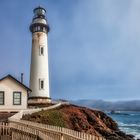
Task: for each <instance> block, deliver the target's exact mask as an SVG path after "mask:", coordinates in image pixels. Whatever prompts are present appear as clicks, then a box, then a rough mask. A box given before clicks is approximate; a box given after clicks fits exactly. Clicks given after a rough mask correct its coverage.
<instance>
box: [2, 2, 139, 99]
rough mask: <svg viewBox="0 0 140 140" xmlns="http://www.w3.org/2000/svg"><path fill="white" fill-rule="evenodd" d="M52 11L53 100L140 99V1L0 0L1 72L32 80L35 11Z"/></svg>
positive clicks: (50, 55) (50, 19) (50, 39)
mask: <svg viewBox="0 0 140 140" xmlns="http://www.w3.org/2000/svg"><path fill="white" fill-rule="evenodd" d="M38 5H41V6H43V7H44V8H46V9H47V19H48V22H49V25H50V28H51V31H50V33H49V40H48V41H49V68H50V90H51V96H52V98H63V99H104V100H113V101H114V100H133V99H140V1H139V0H123V1H122V0H106V1H105V0H22V1H21V0H12V1H11V0H0V17H1V20H0V76H1V77H3V76H4V75H6V74H12V75H13V76H15V77H16V78H18V79H19V78H20V73H21V72H23V73H24V76H25V80H24V81H25V83H26V84H27V85H28V84H29V74H30V57H31V55H30V54H31V33H30V31H29V25H30V23H31V20H32V17H33V12H32V10H33V9H34V8H35V7H36V6H38Z"/></svg>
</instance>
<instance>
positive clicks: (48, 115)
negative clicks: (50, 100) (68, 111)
mask: <svg viewBox="0 0 140 140" xmlns="http://www.w3.org/2000/svg"><path fill="white" fill-rule="evenodd" d="M23 119H25V120H29V121H35V122H39V123H44V124H48V125H54V126H59V127H66V123H65V120H64V117H63V114H62V113H61V112H60V111H58V110H50V111H43V110H42V111H40V112H37V113H33V114H32V115H30V116H29V115H25V116H23Z"/></svg>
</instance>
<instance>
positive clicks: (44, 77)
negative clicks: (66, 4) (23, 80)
mask: <svg viewBox="0 0 140 140" xmlns="http://www.w3.org/2000/svg"><path fill="white" fill-rule="evenodd" d="M33 12H34V17H33V19H32V23H31V25H30V31H31V33H32V53H31V66H30V89H31V90H32V93H31V94H30V95H29V101H30V102H37V103H46V102H48V101H50V92H49V64H48V32H49V25H48V22H47V19H46V16H45V15H46V10H45V9H44V8H43V7H40V6H39V7H37V8H35V9H34V10H33Z"/></svg>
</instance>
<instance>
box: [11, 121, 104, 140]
mask: <svg viewBox="0 0 140 140" xmlns="http://www.w3.org/2000/svg"><path fill="white" fill-rule="evenodd" d="M9 127H10V128H11V131H12V137H13V138H14V139H13V140H18V139H15V137H14V136H16V134H17V133H18V136H20V137H23V135H24V134H25V135H26V137H29V138H31V140H36V139H39V140H105V139H104V138H103V137H99V136H94V135H90V134H86V133H82V132H77V131H74V130H71V129H67V128H62V127H57V126H51V125H45V124H40V123H34V122H29V121H24V120H20V121H19V120H13V121H10V122H9ZM13 130H14V134H13ZM16 130H18V131H16ZM20 139H21V138H20ZM24 140H26V139H24ZM27 140H28V139H27ZM29 140H30V139H29Z"/></svg>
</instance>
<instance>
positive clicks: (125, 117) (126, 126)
mask: <svg viewBox="0 0 140 140" xmlns="http://www.w3.org/2000/svg"><path fill="white" fill-rule="evenodd" d="M108 115H109V116H110V117H111V118H112V119H113V120H115V121H116V122H117V123H118V125H119V128H120V130H122V131H123V132H125V133H127V134H132V135H134V136H135V138H136V139H137V138H139V139H140V112H130V111H129V112H128V111H121V112H117V113H114V114H110V113H109V114H108Z"/></svg>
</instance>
